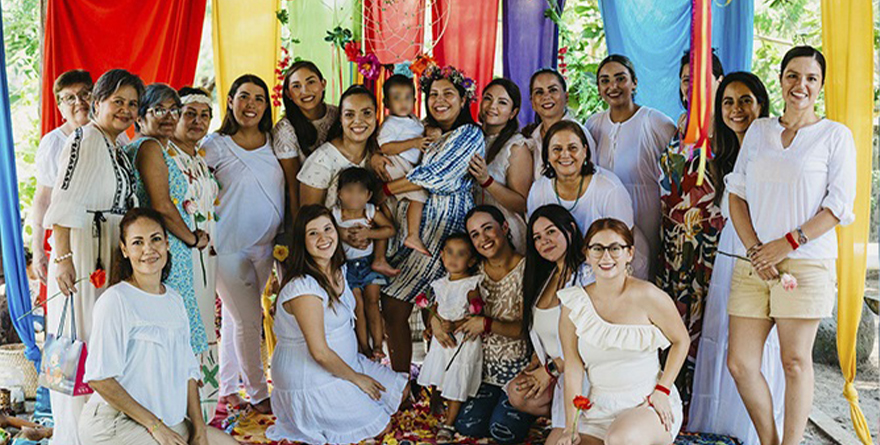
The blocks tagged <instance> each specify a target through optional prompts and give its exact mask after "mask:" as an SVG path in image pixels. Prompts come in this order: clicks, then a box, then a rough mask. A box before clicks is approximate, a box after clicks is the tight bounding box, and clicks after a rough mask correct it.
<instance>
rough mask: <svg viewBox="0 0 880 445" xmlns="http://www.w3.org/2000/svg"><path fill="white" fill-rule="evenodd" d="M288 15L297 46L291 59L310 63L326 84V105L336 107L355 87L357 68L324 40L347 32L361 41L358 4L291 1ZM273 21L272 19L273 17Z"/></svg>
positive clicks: (351, 0)
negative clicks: (319, 72)
mask: <svg viewBox="0 0 880 445" xmlns="http://www.w3.org/2000/svg"><path fill="white" fill-rule="evenodd" d="M287 8H288V11H289V12H290V22H289V26H290V35H291V37H292V38H293V39H296V40H297V41H298V42H299V43H294V44H293V46H292V47H291V48H290V50H291V55H292V56H293V57H294V58H296V57H299V58H302V59H303V60H310V61H312V62H314V64H315V65H317V66H318V69H320V70H321V74H323V75H324V78H325V79H326V80H327V90H326V91H327V94H326V96H325V101H326V102H327V103H330V104H336V103H337V101H338V100H339V96H341V95H342V91H344V90H345V89H346V88H348V86H349V85H351V84H353V83H355V80H356V75H355V74H356V68H355V66H354V64H352V63H349V62H348V59H347V58H346V57H345V51H344V50H343V49H342V48H338V47H337V46H335V45H334V44H333V43H332V42H327V41H325V40H324V39H325V38H326V37H328V36H330V35H332V34H333V33H334V32H335V31H336V30H337V28H339V30H346V29H347V30H349V31H350V32H351V34H352V38H353V39H354V40H358V41H359V40H360V39H361V4H360V2H359V1H356V0H309V1H301V0H294V1H290V2H288V3H287ZM273 17H274V15H273Z"/></svg>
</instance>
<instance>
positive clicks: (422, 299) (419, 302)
mask: <svg viewBox="0 0 880 445" xmlns="http://www.w3.org/2000/svg"><path fill="white" fill-rule="evenodd" d="M416 306H418V307H420V308H422V309H427V308H428V306H430V303H429V302H428V297H427V296H425V294H424V293H421V294H418V295H416Z"/></svg>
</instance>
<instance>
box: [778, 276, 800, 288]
mask: <svg viewBox="0 0 880 445" xmlns="http://www.w3.org/2000/svg"><path fill="white" fill-rule="evenodd" d="M779 283H780V284H782V288H783V289H785V290H786V291H792V290H795V289H797V286H798V282H797V278H795V277H794V275H792V274H790V273H788V272H786V273H784V274H782V275H781V276H780V277H779Z"/></svg>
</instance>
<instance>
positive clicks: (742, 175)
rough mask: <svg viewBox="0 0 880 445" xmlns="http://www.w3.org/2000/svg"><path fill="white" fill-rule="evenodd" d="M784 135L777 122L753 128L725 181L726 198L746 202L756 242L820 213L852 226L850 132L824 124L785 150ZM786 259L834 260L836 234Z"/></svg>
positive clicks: (805, 132) (853, 179) (813, 127)
mask: <svg viewBox="0 0 880 445" xmlns="http://www.w3.org/2000/svg"><path fill="white" fill-rule="evenodd" d="M783 130H784V128H783V126H782V125H781V124H780V123H779V118H763V119H758V120H756V121H755V122H752V125H751V126H750V127H749V129H748V131H747V132H746V135H745V137H744V138H743V143H742V148H741V149H740V151H739V157H738V158H737V160H736V165H735V166H734V168H733V172H731V173H730V174H728V175H727V176H726V177H725V184H726V185H727V189H728V190H729V191H730V193H733V194H736V195H737V196H739V197H740V198H742V199H744V200H746V201H747V202H748V204H749V213H750V216H751V221H752V226H753V227H754V228H755V232H757V235H758V239H760V240H761V241H762V242H764V243H766V242H769V241H773V240H775V239H778V238H781V237H784V236H785V234H786V233H788V232H790V231H792V230H794V229H795V228H797V227H798V226H800V225H802V224H804V223H805V222H807V221H808V220H809V219H810V218H812V217H813V216H815V215H816V214H817V213H818V212H819V211H820V210H822V209H823V208H827V209H829V210H830V211H831V213H832V214H834V216H836V217H837V218H838V219H839V220H840V225H842V226H845V225H848V224H850V223H852V222H853V221H855V214H854V213H853V205H854V201H855V196H856V148H855V142H854V141H853V136H852V132H851V131H850V130H849V128H847V127H846V126H845V125H843V124H840V123H837V122H834V121H831V120H828V119H823V120H821V121H819V122H817V123H815V124H813V125H810V126H807V127H804V128H801V129H800V130H798V132H797V135H795V137H794V140H792V142H791V145H789V147H788V148H783V147H782V131H783ZM788 258H793V259H830V258H837V233H836V232H835V231H834V230H829V231H828V232H825V234H824V235H822V236H820V237H818V238H816V239H812V240H810V242H809V243H807V244H805V245H803V246H801V247H800V248H799V249H797V250H795V251H794V252H791V253H789V254H788Z"/></svg>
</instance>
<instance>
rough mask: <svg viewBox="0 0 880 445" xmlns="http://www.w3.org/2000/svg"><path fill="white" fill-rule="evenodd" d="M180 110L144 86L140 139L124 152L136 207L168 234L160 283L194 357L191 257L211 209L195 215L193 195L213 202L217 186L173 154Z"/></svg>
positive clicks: (199, 344) (199, 333)
mask: <svg viewBox="0 0 880 445" xmlns="http://www.w3.org/2000/svg"><path fill="white" fill-rule="evenodd" d="M182 105H183V104H182V103H181V100H180V97H179V96H178V95H177V91H175V90H174V89H173V88H171V87H170V86H168V85H165V84H161V83H154V84H152V85H150V86H148V87H147V90H146V92H145V93H144V97H143V100H142V101H141V104H140V107H138V118H137V121H136V123H135V126H136V128H137V131H138V133H139V134H140V135H141V137H140V138H139V139H137V140H136V141H134V142H133V143H132V144H130V145H129V146H128V147H126V151H127V152H128V155H129V156H130V157H131V159H132V162H133V163H134V165H135V167H136V170H135V177H136V179H137V189H136V190H137V195H138V200H139V201H140V203H141V205H143V206H146V207H152V208H153V209H154V210H156V211H157V212H159V214H161V215H162V218H163V220H164V222H165V225H166V226H167V227H168V231H169V232H171V236H169V237H168V243H169V246H170V252H171V273H170V274H169V276H168V279H167V280H166V281H165V282H166V283H167V284H168V285H169V286H171V287H173V288H174V289H175V290H176V291H177V292H179V293H180V295H181V296H182V297H183V303H184V306H185V307H186V312H187V318H188V319H189V328H190V343H191V346H192V349H193V352H194V353H195V354H196V356H198V355H199V354H202V353H203V352H205V351H207V350H208V340H207V336H206V333H205V331H206V330H205V325H204V324H203V323H202V317H201V314H200V312H199V304H198V300H197V299H196V295H195V289H194V287H193V281H194V279H195V278H198V279H200V280H204V279H205V277H204V274H202V272H201V270H202V268H203V267H204V264H193V254H192V251H193V249H198V250H203V249H204V248H205V247H207V246H208V242H209V241H210V236H209V235H208V232H206V231H205V230H203V229H200V228H199V227H200V226H202V225H204V224H205V222H207V221H208V219H209V218H210V219H213V209H212V211H211V212H210V213H207V214H203V213H201V212H199V211H198V210H200V209H198V208H196V207H197V206H198V204H197V203H196V201H195V200H196V199H197V198H199V197H200V196H199V195H197V194H196V193H194V191H197V192H199V193H203V192H207V193H209V194H213V195H214V196H216V193H217V192H216V188H217V186H216V183H214V181H213V179H212V178H211V176H210V173H209V172H208V169H207V165H205V163H204V160H202V161H201V162H198V160H192V159H191V158H193V157H194V156H191V155H189V154H188V153H186V152H185V151H183V150H181V149H179V148H177V149H175V147H176V146H174V145H173V143H172V142H171V138H172V136H174V133H175V130H176V129H177V126H178V121H179V119H180V110H181V106H182ZM194 155H196V156H195V157H197V156H198V154H196V153H194ZM184 157H188V158H190V162H186V161H184V160H183V158H184ZM200 167H201V168H200ZM205 186H207V187H205ZM196 189H198V190H196ZM212 201H213V200H212ZM194 206H195V207H194ZM194 209H195V210H196V211H194ZM205 253H206V252H205ZM194 270H198V271H199V275H196V274H194V273H193V271H194Z"/></svg>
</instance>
